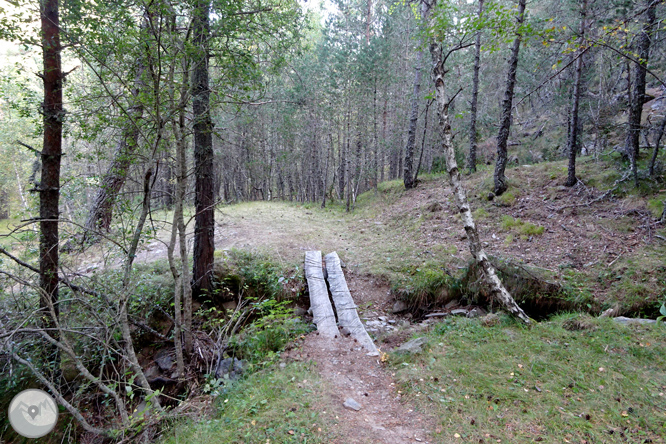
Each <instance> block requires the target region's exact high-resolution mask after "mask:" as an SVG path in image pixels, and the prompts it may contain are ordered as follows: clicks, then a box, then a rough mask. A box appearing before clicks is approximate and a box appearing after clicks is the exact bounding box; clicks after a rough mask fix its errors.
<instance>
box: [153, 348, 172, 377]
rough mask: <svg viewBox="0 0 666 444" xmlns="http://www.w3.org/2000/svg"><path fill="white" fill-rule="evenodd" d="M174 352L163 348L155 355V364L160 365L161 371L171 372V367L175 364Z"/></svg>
mask: <svg viewBox="0 0 666 444" xmlns="http://www.w3.org/2000/svg"><path fill="white" fill-rule="evenodd" d="M173 354H174V350H173V349H168V348H163V349H161V350H160V351H158V352H157V354H156V355H155V363H157V365H159V367H160V370H162V371H164V372H166V371H169V370H171V367H173V365H174V364H175V361H174V359H173Z"/></svg>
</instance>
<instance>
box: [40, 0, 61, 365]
mask: <svg viewBox="0 0 666 444" xmlns="http://www.w3.org/2000/svg"><path fill="white" fill-rule="evenodd" d="M41 26H42V49H43V62H44V73H43V77H42V78H43V80H44V103H43V113H44V114H43V116H44V120H43V122H44V146H43V148H42V154H41V159H42V177H41V184H40V187H39V219H40V221H39V229H40V236H39V288H40V297H39V308H40V310H41V311H42V312H43V314H42V315H41V318H42V322H43V327H44V328H45V329H52V328H54V327H55V326H56V324H57V320H58V316H59V312H60V309H59V307H58V259H59V258H58V216H59V214H58V204H59V200H60V159H61V157H62V121H63V117H64V112H63V108H62V84H63V74H62V70H61V65H60V50H61V47H60V27H59V11H58V0H43V1H42V2H41ZM54 317H55V319H54ZM47 333H49V334H50V335H51V336H52V337H53V338H54V339H56V340H57V336H58V335H57V334H56V333H55V331H52V330H47ZM54 351H55V353H56V356H55V359H54V357H53V356H51V357H50V359H49V360H50V362H52V363H54V364H55V365H54V366H53V369H54V371H55V372H57V371H58V370H57V369H58V367H59V360H58V359H57V349H55V350H54Z"/></svg>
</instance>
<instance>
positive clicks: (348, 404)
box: [342, 398, 361, 412]
mask: <svg viewBox="0 0 666 444" xmlns="http://www.w3.org/2000/svg"><path fill="white" fill-rule="evenodd" d="M342 405H343V406H344V407H345V408H346V409H349V410H354V411H356V412H358V411H359V410H361V404H359V403H358V402H356V401H355V400H354V398H347V399H346V400H345V402H343V403H342Z"/></svg>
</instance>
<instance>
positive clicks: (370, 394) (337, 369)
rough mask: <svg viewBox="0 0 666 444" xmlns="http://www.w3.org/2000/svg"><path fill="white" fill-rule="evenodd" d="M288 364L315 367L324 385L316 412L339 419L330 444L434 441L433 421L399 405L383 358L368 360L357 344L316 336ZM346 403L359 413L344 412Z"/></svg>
mask: <svg viewBox="0 0 666 444" xmlns="http://www.w3.org/2000/svg"><path fill="white" fill-rule="evenodd" d="M285 359H287V360H313V361H315V362H316V363H317V368H318V370H319V373H320V375H321V378H322V380H323V381H324V384H323V392H322V393H320V394H319V396H318V397H317V399H316V400H315V401H314V403H313V406H312V408H314V409H316V410H317V411H319V412H320V413H321V414H323V415H330V416H331V419H333V418H335V419H334V420H333V421H334V423H335V428H334V429H333V430H329V431H328V432H329V433H330V434H331V435H332V436H334V437H335V438H333V440H332V441H330V442H332V443H340V444H347V443H386V444H403V443H414V442H424V443H425V442H432V441H431V439H430V430H432V429H433V428H432V423H433V421H432V420H431V419H428V418H427V417H424V415H423V413H422V412H417V411H416V410H415V408H414V407H413V406H410V405H409V404H408V403H405V402H403V401H401V395H400V393H399V392H398V390H397V388H396V385H395V383H394V382H393V379H392V377H391V374H390V373H388V372H387V371H386V369H385V368H384V366H383V364H382V363H381V362H380V359H379V358H377V357H370V356H367V355H366V354H365V351H364V350H363V349H362V348H361V347H360V346H359V344H358V343H356V342H355V341H354V340H353V339H351V338H346V337H338V338H335V339H330V338H326V337H323V336H319V335H318V334H317V333H312V334H310V335H308V336H307V337H306V339H305V341H304V342H303V345H302V347H301V348H300V349H297V350H291V351H290V352H288V354H286V356H285ZM347 398H353V399H354V400H355V401H356V402H358V403H359V404H360V405H361V409H360V410H359V411H354V410H350V409H347V408H345V407H344V406H343V403H344V402H345V400H346V399H347Z"/></svg>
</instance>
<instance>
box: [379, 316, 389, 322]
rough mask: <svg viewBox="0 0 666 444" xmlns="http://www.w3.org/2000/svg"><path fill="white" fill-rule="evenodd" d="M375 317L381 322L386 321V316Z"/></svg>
mask: <svg viewBox="0 0 666 444" xmlns="http://www.w3.org/2000/svg"><path fill="white" fill-rule="evenodd" d="M377 319H379V320H380V321H382V322H386V320H387V319H388V318H387V317H386V316H379V317H378V318H377Z"/></svg>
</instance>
